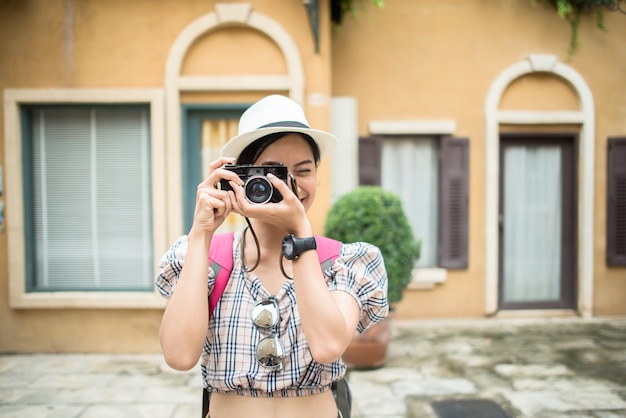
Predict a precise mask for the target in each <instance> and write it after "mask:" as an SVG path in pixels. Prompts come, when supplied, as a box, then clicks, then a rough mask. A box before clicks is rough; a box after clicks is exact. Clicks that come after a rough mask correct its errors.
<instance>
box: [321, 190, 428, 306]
mask: <svg viewBox="0 0 626 418" xmlns="http://www.w3.org/2000/svg"><path fill="white" fill-rule="evenodd" d="M324 234H325V235H326V236H327V237H329V238H334V239H336V240H339V241H342V242H345V243H349V242H357V241H364V242H368V243H370V244H373V245H375V246H377V247H378V248H380V251H381V252H382V254H383V258H384V260H385V267H386V269H387V276H388V280H389V287H388V299H389V303H390V304H391V305H393V304H395V303H398V302H400V301H401V300H402V293H403V291H404V289H405V288H406V286H407V285H408V284H409V282H410V281H411V271H412V269H413V265H414V263H415V261H416V260H417V259H418V258H419V253H420V243H419V242H416V241H415V239H414V237H413V231H412V229H411V226H410V225H409V221H408V219H407V217H406V214H405V213H404V210H403V209H402V201H401V200H400V198H399V197H398V196H397V195H396V194H394V193H391V192H388V191H385V190H383V189H381V188H380V187H375V186H360V187H358V188H356V189H355V190H353V191H351V192H349V193H346V194H345V195H343V196H341V197H340V198H339V199H338V200H337V202H336V203H335V204H334V205H333V206H332V207H331V209H330V211H329V212H328V216H327V218H326V224H325V228H324Z"/></svg>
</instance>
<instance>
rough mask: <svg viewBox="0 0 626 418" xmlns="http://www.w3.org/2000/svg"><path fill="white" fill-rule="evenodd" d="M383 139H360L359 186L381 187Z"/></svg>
mask: <svg viewBox="0 0 626 418" xmlns="http://www.w3.org/2000/svg"><path fill="white" fill-rule="evenodd" d="M382 148H383V139H382V138H380V137H375V136H371V137H361V138H359V184H360V185H362V186H380V178H381V161H382Z"/></svg>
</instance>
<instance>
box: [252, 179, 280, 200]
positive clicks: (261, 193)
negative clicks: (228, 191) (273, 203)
mask: <svg viewBox="0 0 626 418" xmlns="http://www.w3.org/2000/svg"><path fill="white" fill-rule="evenodd" d="M273 190H274V186H272V183H270V182H269V180H268V179H267V178H265V177H252V178H250V179H249V180H248V181H247V182H246V186H245V192H246V198H247V199H248V201H250V203H256V204H261V203H267V202H268V201H269V200H270V198H271V197H272V191H273Z"/></svg>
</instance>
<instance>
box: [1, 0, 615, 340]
mask: <svg viewBox="0 0 626 418" xmlns="http://www.w3.org/2000/svg"><path fill="white" fill-rule="evenodd" d="M249 3H251V4H252V5H253V8H254V10H255V11H257V12H259V13H261V14H264V15H266V16H268V17H270V18H272V19H274V20H275V21H277V22H278V23H279V24H280V25H281V26H282V27H283V28H284V30H285V31H286V32H287V33H288V34H289V36H290V37H292V39H293V40H294V42H295V43H296V45H297V46H298V49H299V53H300V54H301V58H302V61H303V66H304V72H305V82H306V84H305V97H307V95H309V94H312V93H321V94H322V95H323V96H325V97H326V98H327V99H329V98H330V97H331V96H352V97H356V98H357V100H358V128H359V134H360V135H363V136H365V135H367V134H368V122H369V121H371V120H401V119H452V120H455V121H456V124H457V128H456V132H455V136H460V137H469V138H470V212H469V216H470V233H469V239H470V241H469V248H470V252H469V267H468V268H467V269H463V270H450V271H449V272H448V276H447V280H446V282H445V283H444V284H442V285H438V286H436V287H435V288H434V289H432V290H422V291H417V290H408V291H407V292H406V293H405V298H404V301H403V302H402V303H401V304H400V305H399V307H398V316H397V317H398V318H414V319H419V318H443V317H481V316H484V314H485V292H486V289H485V257H484V251H485V236H484V229H485V219H484V218H485V215H484V214H485V202H484V198H483V196H484V185H485V159H484V155H485V143H484V138H485V120H484V119H485V118H484V103H485V98H486V94H487V91H488V89H489V87H490V85H491V83H492V82H493V80H494V79H495V77H497V76H498V74H500V72H501V71H503V70H504V69H505V68H507V67H508V66H509V65H511V64H512V63H515V62H518V61H520V60H522V59H524V58H526V57H527V56H528V55H529V54H531V53H546V54H555V55H557V56H558V57H559V59H560V60H561V61H565V62H567V64H568V65H570V66H572V67H573V68H574V69H575V70H576V71H577V72H579V73H580V74H581V75H582V76H583V78H584V79H585V82H586V83H587V84H588V85H589V87H590V89H591V91H592V93H593V96H594V100H595V117H596V129H595V133H596V148H595V152H596V157H595V164H596V165H595V173H594V186H595V202H594V214H595V216H594V218H595V221H594V225H593V230H594V232H593V237H594V244H593V245H594V271H593V277H594V282H593V286H594V292H593V306H594V311H593V313H594V315H618V314H621V315H623V314H626V303H625V302H626V300H625V298H624V295H625V294H626V269H625V268H608V267H607V266H606V263H605V254H606V251H605V247H606V239H605V236H606V149H607V137H608V136H614V135H622V136H623V135H625V134H626V107H625V106H624V95H623V94H622V93H621V91H622V90H623V89H622V86H624V85H626V48H624V47H623V39H625V38H626V25H625V24H624V22H625V18H624V16H622V15H620V14H619V13H605V25H606V27H607V28H608V32H607V33H605V32H602V31H600V30H599V29H597V28H596V27H595V21H594V19H593V18H592V17H590V18H585V19H583V20H582V21H581V25H580V28H579V36H580V40H581V45H580V46H579V49H578V51H577V52H576V54H575V55H574V56H573V57H572V58H571V60H570V61H566V59H567V47H568V43H569V36H570V28H569V25H568V24H567V23H566V22H564V21H561V20H559V19H558V18H557V17H556V13H555V12H554V11H553V10H551V9H549V8H548V7H547V6H544V5H538V6H533V5H532V4H531V2H530V1H528V2H527V1H524V0H519V1H484V0H463V1H441V0H390V1H387V2H385V7H384V8H383V9H382V10H378V9H376V8H374V7H373V6H371V5H369V4H368V3H367V2H363V3H358V6H357V11H356V16H355V17H352V16H350V15H347V16H345V17H344V21H343V24H342V26H341V27H340V28H339V29H337V30H334V31H333V30H331V27H330V23H329V21H328V19H327V17H328V1H324V0H322V1H321V4H322V10H321V13H320V15H321V17H322V18H321V20H320V53H319V54H316V53H315V51H314V44H313V38H312V34H311V29H310V27H309V24H308V21H307V17H306V13H305V10H304V7H303V4H302V1H301V0H250V1H249ZM215 4H216V2H215V1H210V0H185V1H180V0H162V1H159V2H144V1H111V0H74V1H69V2H68V1H66V0H29V1H13V2H6V1H0V22H1V24H0V90H4V89H7V88H11V89H16V88H162V87H163V86H164V78H165V64H166V61H167V57H168V54H169V52H170V49H171V47H172V45H173V43H174V41H175V40H176V38H177V36H178V35H179V34H180V33H181V31H182V30H183V29H184V28H185V27H186V26H187V25H189V24H190V23H191V22H193V21H194V20H195V19H197V18H198V17H200V16H202V15H205V14H207V13H211V12H213V11H214V6H215ZM68 5H71V10H68V9H67V7H68ZM213 35H214V36H205V37H203V38H202V39H201V40H199V41H198V42H197V43H196V44H194V45H193V47H192V49H191V51H190V54H189V56H188V57H187V58H186V59H185V61H184V65H183V73H184V74H187V75H195V74H206V73H207V72H208V73H210V74H244V73H250V72H254V73H257V74H267V73H272V72H275V71H284V69H285V63H284V60H283V58H282V57H281V56H280V53H279V51H278V49H277V48H276V46H275V45H273V44H272V43H271V41H269V40H268V39H265V38H263V37H262V36H261V37H259V36H258V34H255V33H254V31H250V30H239V29H238V28H236V27H232V28H229V29H225V30H220V32H219V33H216V34H213ZM242 48H245V49H246V50H247V51H252V52H251V53H246V54H243V55H242V54H238V53H237V51H238V50H241V49H242ZM331 48H332V53H331ZM546 89H547V91H549V92H550V94H549V97H550V98H551V100H547V101H545V100H541V101H538V100H536V96H537V94H540V93H542V92H545V91H546ZM261 95H262V94H261V93H259V94H256V93H202V94H198V93H186V94H183V95H182V96H181V98H182V100H181V102H182V103H192V102H195V103H198V102H207V101H208V102H220V103H223V102H229V101H233V102H241V101H251V100H254V99H256V98H259V97H261ZM577 103H578V102H577V97H576V95H575V94H574V92H573V90H572V89H571V88H570V87H569V86H567V85H565V84H563V83H559V82H558V81H555V80H552V79H550V78H549V77H542V76H532V77H526V78H523V79H520V80H518V81H517V82H515V83H514V84H513V85H512V86H511V88H510V90H509V91H507V92H506V94H505V96H504V97H503V100H502V103H501V108H507V109H508V108H510V109H515V108H529V107H531V108H533V109H541V110H546V109H547V110H551V109H562V108H566V109H575V108H576V106H577ZM305 110H306V112H307V115H308V117H309V122H311V124H312V125H313V126H314V127H318V128H322V129H325V128H328V126H329V114H328V113H329V112H328V105H327V104H326V105H323V106H313V105H311V104H309V103H305ZM0 112H3V106H2V105H0ZM566 128H567V129H575V127H566ZM501 129H502V131H505V130H509V131H510V130H514V129H517V127H514V126H513V127H511V126H507V127H502V128H501ZM532 129H543V128H538V127H523V130H525V131H528V130H532ZM3 141H4V121H3V119H2V118H0V164H4V162H5V158H6V156H5V154H4V146H3V145H4V143H3ZM326 164H327V163H326ZM326 164H324V165H323V166H322V168H321V177H320V188H321V190H320V192H319V193H318V198H317V201H316V204H315V206H314V208H313V210H312V212H313V213H315V215H314V216H313V217H312V223H313V225H314V227H315V229H316V232H321V231H322V226H323V222H324V219H325V213H326V211H327V209H328V206H329V197H328V196H329V175H328V167H327V165H326ZM3 181H4V184H5V185H6V184H7V183H9V182H11V178H7V176H6V174H5V175H4V178H3ZM7 246H8V242H7V235H6V230H5V231H1V232H0V318H2V320H1V321H0V352H6V351H20V352H42V351H51V352H55V351H85V352H89V351H92V352H118V351H119V352H155V351H159V344H158V327H159V323H160V318H161V310H160V309H64V308H59V309H11V308H10V307H9V303H8V296H7V295H8V274H9V273H8V259H7V257H8V255H7V253H8V248H7Z"/></svg>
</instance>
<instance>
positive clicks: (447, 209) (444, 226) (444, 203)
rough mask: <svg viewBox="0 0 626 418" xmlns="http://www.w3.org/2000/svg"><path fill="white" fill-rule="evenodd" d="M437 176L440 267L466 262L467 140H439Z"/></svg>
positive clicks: (465, 265)
mask: <svg viewBox="0 0 626 418" xmlns="http://www.w3.org/2000/svg"><path fill="white" fill-rule="evenodd" d="M440 158H441V164H440V170H441V171H440V173H441V174H440V176H439V181H440V184H439V211H440V213H439V252H438V253H439V261H438V264H439V266H440V267H443V268H450V269H461V268H467V264H468V254H467V252H468V249H467V243H468V235H469V234H468V212H469V167H468V166H469V140H468V139H467V138H450V137H445V138H442V140H441V148H440Z"/></svg>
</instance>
